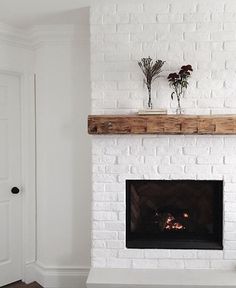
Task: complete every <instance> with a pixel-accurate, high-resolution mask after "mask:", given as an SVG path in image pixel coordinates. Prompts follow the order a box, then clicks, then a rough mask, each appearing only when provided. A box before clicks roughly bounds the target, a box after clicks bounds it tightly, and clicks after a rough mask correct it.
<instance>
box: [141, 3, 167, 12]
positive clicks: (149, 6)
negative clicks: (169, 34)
mask: <svg viewBox="0 0 236 288" xmlns="http://www.w3.org/2000/svg"><path fill="white" fill-rule="evenodd" d="M144 11H145V12H152V13H153V12H155V13H168V12H169V3H168V2H167V1H146V2H145V4H144Z"/></svg>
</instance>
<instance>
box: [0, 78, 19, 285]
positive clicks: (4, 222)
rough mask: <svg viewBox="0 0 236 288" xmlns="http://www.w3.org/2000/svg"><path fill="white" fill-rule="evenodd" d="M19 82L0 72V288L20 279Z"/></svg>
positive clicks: (17, 79)
mask: <svg viewBox="0 0 236 288" xmlns="http://www.w3.org/2000/svg"><path fill="white" fill-rule="evenodd" d="M20 131H21V125H20V79H19V78H18V77H17V76H13V75H7V74H1V73H0V287H1V286H3V285H6V284H9V283H11V282H14V281H17V280H21V278H22V195H21V194H22V192H21V193H19V194H17V195H13V194H12V193H11V188H12V187H14V186H17V187H20V185H21V138H20V135H21V133H20Z"/></svg>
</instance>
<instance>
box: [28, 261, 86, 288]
mask: <svg viewBox="0 0 236 288" xmlns="http://www.w3.org/2000/svg"><path fill="white" fill-rule="evenodd" d="M88 273H89V268H82V267H81V268H80V267H75V268H70V267H68V268H67V267H65V268H53V267H45V266H43V265H41V264H39V263H37V262H36V263H31V264H27V265H26V267H25V277H24V281H25V282H26V283H31V282H34V281H36V282H38V283H39V284H40V285H41V286H43V287H44V288H86V280H87V277H88Z"/></svg>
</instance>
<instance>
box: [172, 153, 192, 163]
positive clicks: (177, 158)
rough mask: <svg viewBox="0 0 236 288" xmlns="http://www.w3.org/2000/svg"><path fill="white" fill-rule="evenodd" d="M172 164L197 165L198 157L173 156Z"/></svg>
mask: <svg viewBox="0 0 236 288" xmlns="http://www.w3.org/2000/svg"><path fill="white" fill-rule="evenodd" d="M170 161H171V163H173V164H179V163H182V164H195V163H196V157H195V156H186V155H180V156H179V155H176V156H174V155H173V156H171V160H170Z"/></svg>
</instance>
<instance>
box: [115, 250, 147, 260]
mask: <svg viewBox="0 0 236 288" xmlns="http://www.w3.org/2000/svg"><path fill="white" fill-rule="evenodd" d="M119 257H120V258H130V259H135V258H143V257H144V253H143V250H141V249H130V250H120V251H119Z"/></svg>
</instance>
